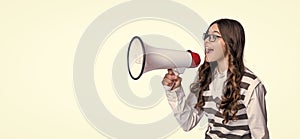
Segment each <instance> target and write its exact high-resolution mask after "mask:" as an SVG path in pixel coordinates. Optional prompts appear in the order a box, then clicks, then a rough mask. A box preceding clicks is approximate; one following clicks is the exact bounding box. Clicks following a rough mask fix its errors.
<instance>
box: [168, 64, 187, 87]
mask: <svg viewBox="0 0 300 139" xmlns="http://www.w3.org/2000/svg"><path fill="white" fill-rule="evenodd" d="M172 70H173V72H174V74H175V75H176V76H179V75H180V74H183V73H184V71H185V68H174V69H172ZM175 84H176V81H174V82H173V84H172V85H171V86H167V85H164V88H165V90H167V91H171V90H173V89H174V86H175Z"/></svg>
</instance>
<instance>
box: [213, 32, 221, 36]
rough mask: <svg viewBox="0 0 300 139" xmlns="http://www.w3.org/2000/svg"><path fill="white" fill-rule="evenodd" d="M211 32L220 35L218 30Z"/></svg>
mask: <svg viewBox="0 0 300 139" xmlns="http://www.w3.org/2000/svg"><path fill="white" fill-rule="evenodd" d="M213 33H218V34H219V35H221V33H220V32H219V31H213Z"/></svg>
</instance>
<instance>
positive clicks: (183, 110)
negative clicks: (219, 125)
mask: <svg viewBox="0 0 300 139" xmlns="http://www.w3.org/2000/svg"><path fill="white" fill-rule="evenodd" d="M166 95H167V99H168V102H169V104H170V106H171V108H172V110H173V112H174V116H175V118H176V120H177V121H178V123H179V124H180V126H181V128H182V129H183V130H184V131H190V130H191V129H193V128H194V127H195V126H196V125H197V124H198V122H199V121H200V119H201V118H202V116H203V111H198V110H197V109H195V108H194V106H195V105H196V103H197V97H196V95H195V94H194V93H190V94H189V95H188V97H187V98H185V94H184V91H183V88H182V87H181V86H180V87H178V88H176V89H174V90H172V91H169V90H166Z"/></svg>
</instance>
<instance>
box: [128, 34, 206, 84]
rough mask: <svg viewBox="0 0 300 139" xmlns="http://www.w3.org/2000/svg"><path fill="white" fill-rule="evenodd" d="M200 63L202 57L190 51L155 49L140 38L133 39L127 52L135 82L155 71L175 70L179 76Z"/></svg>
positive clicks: (129, 67)
mask: <svg viewBox="0 0 300 139" xmlns="http://www.w3.org/2000/svg"><path fill="white" fill-rule="evenodd" d="M200 61H201V59H200V56H199V55H198V54H197V53H194V52H192V51H190V50H188V51H179V50H171V49H161V48H155V47H152V46H150V45H148V44H146V43H144V42H143V40H142V39H141V38H140V37H138V36H134V37H133V38H132V39H131V41H130V43H129V46H128V50H127V68H128V72H129V75H130V77H131V78H132V79H134V80H138V79H139V78H140V77H141V76H142V75H143V74H144V73H146V72H148V71H151V70H155V69H173V70H174V71H175V72H176V73H177V74H182V73H183V72H184V70H185V68H195V67H197V66H198V65H199V64H200Z"/></svg>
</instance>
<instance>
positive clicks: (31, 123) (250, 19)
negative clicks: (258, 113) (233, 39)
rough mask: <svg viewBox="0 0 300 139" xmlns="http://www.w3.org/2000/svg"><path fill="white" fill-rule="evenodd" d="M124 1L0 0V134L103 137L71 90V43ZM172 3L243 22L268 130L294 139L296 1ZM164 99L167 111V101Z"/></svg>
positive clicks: (26, 138)
mask: <svg viewBox="0 0 300 139" xmlns="http://www.w3.org/2000/svg"><path fill="white" fill-rule="evenodd" d="M123 2H126V0H111V1H104V0H75V1H74V0H72V1H71V0H60V1H59V0H27V1H16V0H11V1H3V0H2V1H0V138H2V139H41V138H42V139H54V138H57V139H63V138H73V139H82V138H86V139H99V138H106V137H105V136H104V135H103V134H101V133H99V132H98V131H97V130H95V128H93V127H92V126H91V125H90V124H89V123H88V122H87V120H86V119H85V117H84V116H83V114H82V113H81V111H80V108H79V106H78V103H77V100H76V97H75V93H74V89H73V77H72V76H73V73H72V72H73V62H74V55H75V51H76V48H77V46H78V42H79V40H80V38H81V36H82V34H83V33H84V31H85V30H86V29H87V27H88V26H89V24H90V23H92V22H93V21H94V20H95V19H96V17H97V16H99V15H101V13H103V12H105V11H106V10H108V9H110V8H112V7H114V6H116V5H118V4H121V3H123ZM176 2H178V3H180V4H182V5H184V6H186V7H188V8H190V9H191V10H193V11H194V12H196V13H197V14H199V15H200V16H201V17H202V18H203V19H204V20H205V21H206V22H207V23H210V22H212V21H214V20H216V19H219V18H233V19H236V20H238V21H240V22H241V23H242V25H243V26H244V28H245V32H246V48H245V63H246V65H247V66H248V67H249V68H250V69H252V71H253V72H255V73H256V74H257V75H258V76H259V77H260V79H261V80H262V81H263V83H264V84H265V86H266V88H267V91H268V93H267V95H266V100H267V110H268V126H269V130H270V136H271V138H273V139H282V138H287V137H288V138H297V135H298V134H297V132H299V129H300V128H299V127H298V125H299V124H300V123H299V120H298V117H299V111H298V109H299V108H298V107H299V103H298V102H299V98H298V97H300V95H299V90H300V85H299V81H298V80H299V70H300V68H299V61H298V60H299V50H300V49H299V47H300V45H299V40H300V39H299V34H300V29H299V24H300V19H299V12H300V11H299V2H298V1H296V0H285V1H279V0H251V1H250V0H249V1H239V0H227V1H219V0H215V1H208V0H201V1H196V0H176ZM124 14H126V13H124ZM174 14H176V13H174ZM149 28H151V27H149ZM201 33H202V32H201ZM201 33H199V34H201ZM114 49H117V48H114ZM100 82H101V80H100ZM108 91H109V90H108ZM103 97H105V96H103ZM115 101H118V100H115ZM164 102H165V101H164ZM112 103H114V104H115V105H116V106H117V105H119V103H117V102H114V101H112ZM163 105H164V106H166V108H167V109H168V104H166V103H165V104H163ZM167 111H170V110H169V109H168V110H167ZM149 116H151V114H150V115H149ZM153 116H157V115H156V114H155V113H153ZM132 117H134V115H132ZM128 120H129V119H128ZM140 121H143V119H140ZM204 131H205V130H204ZM204 131H203V130H199V129H195V130H192V131H190V132H184V131H182V130H177V131H176V132H174V133H172V134H171V135H170V136H168V137H167V138H171V139H175V138H203V134H202V133H203V132H204Z"/></svg>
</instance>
